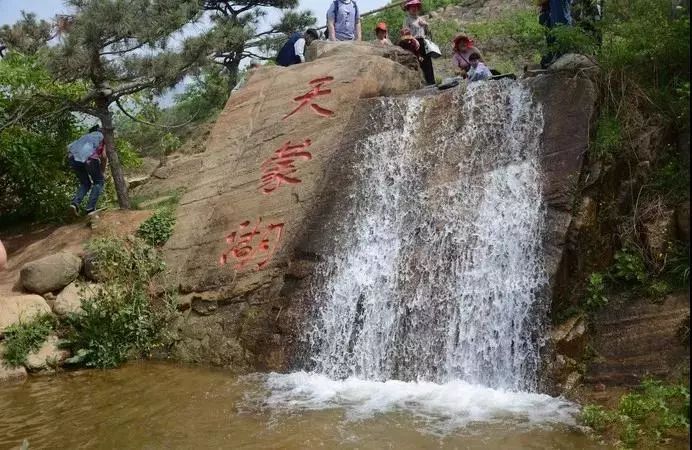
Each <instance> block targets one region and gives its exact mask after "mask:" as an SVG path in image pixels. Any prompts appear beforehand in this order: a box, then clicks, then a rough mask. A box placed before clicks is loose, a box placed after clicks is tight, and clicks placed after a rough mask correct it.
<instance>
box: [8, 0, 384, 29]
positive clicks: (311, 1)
mask: <svg viewBox="0 0 692 450" xmlns="http://www.w3.org/2000/svg"><path fill="white" fill-rule="evenodd" d="M356 2H357V3H358V9H359V10H360V11H362V12H366V11H370V10H373V9H375V8H378V7H380V6H384V4H385V3H386V2H387V0H356ZM330 4H331V0H301V1H300V7H299V9H309V10H311V11H312V12H313V13H314V14H315V17H317V24H318V25H324V22H325V14H326V12H327V7H329V5H330ZM22 10H25V11H27V12H35V13H36V14H37V15H38V16H39V17H40V18H42V19H49V18H52V17H53V16H55V15H56V14H60V13H65V12H68V10H67V8H66V7H65V6H64V2H63V0H0V25H4V24H6V23H14V22H16V21H17V19H19V17H20V11H22ZM277 17H278V14H276V13H274V14H270V16H269V21H270V22H271V21H273V20H276V18H277Z"/></svg>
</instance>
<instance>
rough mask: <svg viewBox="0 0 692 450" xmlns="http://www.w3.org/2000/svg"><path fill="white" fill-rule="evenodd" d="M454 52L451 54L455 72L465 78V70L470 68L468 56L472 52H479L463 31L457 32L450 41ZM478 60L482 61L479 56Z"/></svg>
mask: <svg viewBox="0 0 692 450" xmlns="http://www.w3.org/2000/svg"><path fill="white" fill-rule="evenodd" d="M452 47H453V48H454V54H453V55H452V63H453V64H454V68H455V69H456V71H457V73H458V74H459V75H461V76H462V77H463V78H466V74H467V72H468V71H469V70H470V69H471V61H470V60H469V57H470V56H471V55H472V54H474V53H477V54H479V55H480V54H481V52H479V51H478V49H477V48H476V47H474V46H473V40H471V38H470V37H469V36H467V35H466V34H464V33H461V34H458V35H457V36H456V37H455V38H454V40H453V41H452ZM480 61H481V62H483V57H482V56H481V58H480Z"/></svg>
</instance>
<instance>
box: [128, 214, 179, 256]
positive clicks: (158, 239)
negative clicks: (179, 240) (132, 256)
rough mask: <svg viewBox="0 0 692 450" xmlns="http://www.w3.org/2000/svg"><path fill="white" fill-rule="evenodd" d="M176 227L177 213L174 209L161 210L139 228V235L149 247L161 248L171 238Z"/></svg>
mask: <svg viewBox="0 0 692 450" xmlns="http://www.w3.org/2000/svg"><path fill="white" fill-rule="evenodd" d="M174 225H175V213H174V211H173V209H171V208H161V209H158V210H157V211H156V212H154V214H153V215H152V216H151V217H149V218H148V219H147V220H145V221H144V222H143V223H142V224H141V225H140V226H139V229H138V230H137V235H138V236H139V237H141V238H142V239H144V241H145V242H146V243H148V244H149V245H153V246H155V247H159V246H161V245H163V244H165V243H166V241H168V238H170V237H171V235H172V234H173V226H174Z"/></svg>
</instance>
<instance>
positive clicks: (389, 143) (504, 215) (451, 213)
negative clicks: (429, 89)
mask: <svg viewBox="0 0 692 450" xmlns="http://www.w3.org/2000/svg"><path fill="white" fill-rule="evenodd" d="M462 95H463V97H462ZM455 96H456V98H455V101H454V102H452V105H451V106H452V107H453V108H458V109H456V110H454V109H450V110H448V111H446V112H445V113H444V114H439V113H437V114H435V113H433V114H429V113H426V106H427V104H426V102H428V101H429V100H428V99H427V98H417V97H410V98H407V99H406V100H401V99H383V100H381V101H382V104H381V107H380V108H379V110H378V111H377V114H378V115H377V116H376V117H373V119H374V120H376V121H377V123H379V128H378V130H379V131H378V132H376V133H375V134H373V135H371V136H369V137H368V138H366V139H365V140H364V141H363V142H362V143H361V144H360V145H359V146H358V147H357V148H356V149H355V150H354V151H356V152H358V154H357V157H356V158H354V160H357V161H359V162H358V164H357V167H356V171H357V177H356V181H355V183H354V185H353V190H352V192H351V194H350V199H349V200H350V205H349V206H350V208H348V213H347V214H346V217H340V218H339V219H340V226H339V229H338V231H337V237H336V245H335V247H336V250H335V252H334V253H333V255H331V256H329V257H328V258H327V259H326V260H325V261H324V263H323V264H322V266H321V268H320V276H318V277H317V281H316V282H315V285H314V286H313V290H312V298H313V302H314V304H315V308H316V310H315V316H314V323H313V324H312V326H311V327H310V328H309V332H308V336H307V340H308V342H309V345H308V352H309V353H310V360H311V363H310V364H309V367H306V369H309V370H311V371H312V372H311V373H310V374H308V373H305V372H298V373H295V374H290V375H288V376H282V375H272V376H271V377H270V379H269V384H270V386H271V387H272V389H273V390H274V396H273V397H272V399H270V402H271V401H273V402H274V403H279V404H280V403H285V402H286V401H287V399H293V400H291V402H293V404H299V405H302V406H307V407H324V406H325V404H327V403H330V402H334V403H337V404H339V403H341V404H346V405H352V404H353V403H354V402H355V403H358V402H362V401H365V404H366V405H371V406H372V405H374V404H378V405H380V406H378V407H382V408H384V409H387V408H390V407H391V408H396V407H402V405H409V406H410V405H411V404H416V405H418V407H416V408H417V410H420V408H423V409H426V408H428V407H430V405H428V403H430V402H431V403H432V404H434V405H437V407H442V406H441V405H447V406H449V405H450V403H449V402H450V401H451V402H455V401H456V402H457V403H458V404H459V405H462V404H463V405H467V406H469V403H468V399H469V398H474V399H478V398H479V396H480V397H483V396H484V395H486V394H487V393H488V392H493V389H498V390H499V391H497V392H498V394H497V395H495V394H489V395H487V396H486V399H485V401H486V403H487V404H484V405H479V404H477V405H475V406H470V407H469V408H466V406H459V407H460V408H461V409H464V408H466V409H464V413H462V412H460V411H457V410H456V407H455V408H452V410H454V414H457V415H459V414H460V415H461V416H462V417H470V419H469V420H473V419H475V420H478V419H482V418H483V417H485V415H492V414H493V411H497V410H498V409H499V410H504V411H507V403H508V402H509V403H511V402H513V401H518V400H516V398H515V397H511V398H512V400H509V398H510V397H508V395H510V391H514V392H518V393H520V396H521V395H524V396H525V397H522V398H523V403H522V401H519V403H521V404H522V405H524V407H526V408H527V409H526V411H527V414H530V412H529V411H528V410H530V409H532V408H542V409H543V410H544V411H552V412H553V413H554V414H555V415H556V416H560V419H559V420H563V421H564V420H565V418H566V417H569V415H570V413H571V412H573V410H572V409H571V406H570V405H569V404H567V403H564V402H562V401H558V400H556V399H551V398H550V397H548V396H544V395H540V394H528V393H526V392H524V393H521V391H528V392H535V391H536V390H537V388H538V369H539V362H540V350H541V347H542V338H543V333H544V319H545V317H546V309H545V307H546V302H547V301H548V298H547V296H546V292H547V291H546V286H547V281H548V280H547V275H546V273H545V269H544V265H543V260H542V246H541V241H542V232H543V228H544V215H545V211H544V208H543V205H542V197H541V180H540V178H541V177H540V166H539V164H538V151H539V146H540V136H541V133H542V129H543V117H542V111H541V108H540V105H537V104H536V103H534V102H533V101H532V96H531V93H530V92H529V91H528V90H526V88H524V87H522V85H521V84H520V83H516V82H510V81H503V82H492V83H476V84H474V85H471V86H469V88H468V89H467V90H466V91H465V92H464V91H461V90H460V91H459V92H458V93H456V94H455ZM421 124H423V125H421ZM424 127H427V128H424ZM430 136H433V138H432V139H431V138H430ZM450 161H453V162H452V163H450ZM450 164H451V167H450ZM329 380H332V381H329ZM391 380H401V381H396V383H401V382H402V381H403V382H408V383H403V384H396V383H394V382H393V381H391ZM392 383H394V384H392ZM356 385H357V386H359V389H361V390H362V391H363V392H373V393H374V392H380V393H381V394H380V395H376V398H374V399H369V400H365V399H363V398H361V397H362V395H363V394H362V393H360V394H359V393H358V392H357V390H354V389H355V388H354V386H356ZM378 386H379V387H378ZM402 386H406V387H405V388H402ZM431 386H437V387H436V388H432V387H431ZM399 389H401V390H399ZM484 389H485V390H484ZM501 392H502V393H504V394H499V393H501ZM512 395H513V394H512ZM453 399H456V400H453ZM471 403H473V402H471ZM382 405H385V406H382ZM425 405H428V406H425ZM474 408H475V409H474ZM366 409H367V407H366ZM414 409H415V408H414ZM510 409H511V408H510ZM520 409H521V407H520ZM566 411H567V412H566ZM450 412H451V410H450ZM563 413H565V414H566V416H565V414H563Z"/></svg>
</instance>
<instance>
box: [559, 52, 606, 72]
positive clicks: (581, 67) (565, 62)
mask: <svg viewBox="0 0 692 450" xmlns="http://www.w3.org/2000/svg"><path fill="white" fill-rule="evenodd" d="M548 71H550V72H574V73H580V74H583V75H586V76H587V77H593V76H595V75H597V74H598V72H599V68H598V66H597V65H596V63H595V62H594V61H593V60H592V59H591V58H589V57H588V56H585V55H579V54H576V53H568V54H566V55H562V56H561V57H560V58H558V60H557V61H555V62H554V63H552V64H551V65H550V67H548Z"/></svg>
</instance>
